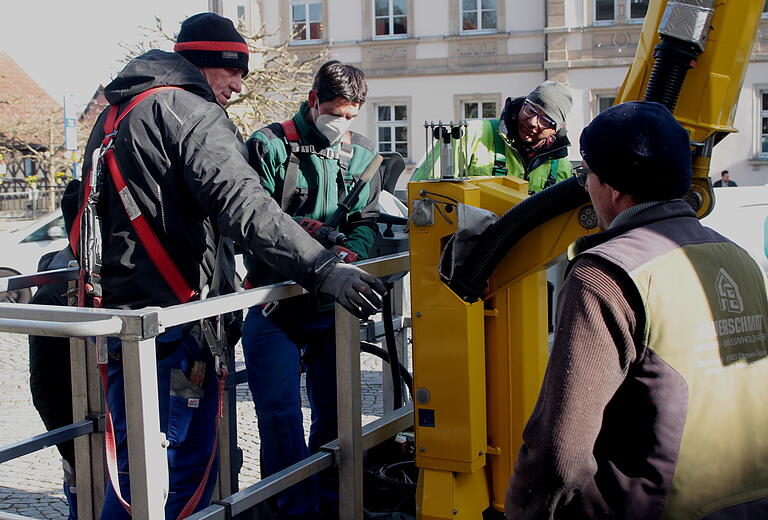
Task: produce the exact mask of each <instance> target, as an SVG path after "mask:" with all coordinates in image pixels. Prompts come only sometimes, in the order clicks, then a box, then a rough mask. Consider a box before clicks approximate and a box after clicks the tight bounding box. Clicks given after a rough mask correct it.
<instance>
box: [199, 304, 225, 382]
mask: <svg viewBox="0 0 768 520" xmlns="http://www.w3.org/2000/svg"><path fill="white" fill-rule="evenodd" d="M212 321H215V323H212ZM214 327H215V329H214ZM200 328H201V329H202V331H203V337H204V338H205V342H206V343H208V348H209V349H210V350H211V355H212V356H213V362H214V367H215V368H216V374H217V375H218V376H219V377H221V375H222V374H223V373H224V370H226V366H227V349H226V347H225V345H224V340H223V338H222V335H221V320H220V319H218V317H215V318H203V319H202V320H200Z"/></svg>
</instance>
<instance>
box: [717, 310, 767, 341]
mask: <svg viewBox="0 0 768 520" xmlns="http://www.w3.org/2000/svg"><path fill="white" fill-rule="evenodd" d="M715 327H716V329H717V334H718V336H728V335H730V334H745V333H748V332H757V331H760V330H762V329H763V315H762V314H753V315H752V316H739V317H736V318H724V319H722V320H716V321H715Z"/></svg>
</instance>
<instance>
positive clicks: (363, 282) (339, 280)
mask: <svg viewBox="0 0 768 520" xmlns="http://www.w3.org/2000/svg"><path fill="white" fill-rule="evenodd" d="M317 290H318V291H320V292H322V293H325V294H330V295H331V296H333V297H334V298H336V301H337V302H339V305H341V306H342V307H344V308H345V309H347V310H348V311H349V312H351V313H352V314H354V315H355V316H357V317H358V318H360V319H361V320H364V319H366V318H367V317H368V316H370V315H371V314H374V313H376V311H378V310H379V309H380V308H381V296H382V295H383V294H384V293H385V292H386V289H385V288H384V284H383V283H381V281H380V280H379V279H378V278H376V277H375V276H371V275H370V274H368V273H366V272H365V271H363V270H362V269H360V268H359V267H356V266H354V265H350V264H342V263H335V264H333V266H332V268H330V269H328V272H327V274H325V277H324V278H323V279H322V281H321V282H320V283H319V285H318V286H317Z"/></svg>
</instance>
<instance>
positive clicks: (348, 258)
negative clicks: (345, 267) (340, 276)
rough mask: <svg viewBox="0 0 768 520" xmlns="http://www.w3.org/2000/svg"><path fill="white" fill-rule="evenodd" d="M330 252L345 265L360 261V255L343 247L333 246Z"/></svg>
mask: <svg viewBox="0 0 768 520" xmlns="http://www.w3.org/2000/svg"><path fill="white" fill-rule="evenodd" d="M331 251H333V254H335V255H336V256H338V257H339V258H341V261H342V262H344V263H345V264H351V263H352V262H357V261H358V260H360V255H358V254H357V253H355V252H354V251H351V250H349V249H347V248H346V247H344V246H333V247H332V248H331Z"/></svg>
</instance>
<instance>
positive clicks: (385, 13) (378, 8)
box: [372, 0, 408, 38]
mask: <svg viewBox="0 0 768 520" xmlns="http://www.w3.org/2000/svg"><path fill="white" fill-rule="evenodd" d="M372 1H373V29H374V30H373V34H374V35H375V37H378V38H382V37H398V36H405V35H407V34H408V0H372Z"/></svg>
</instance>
